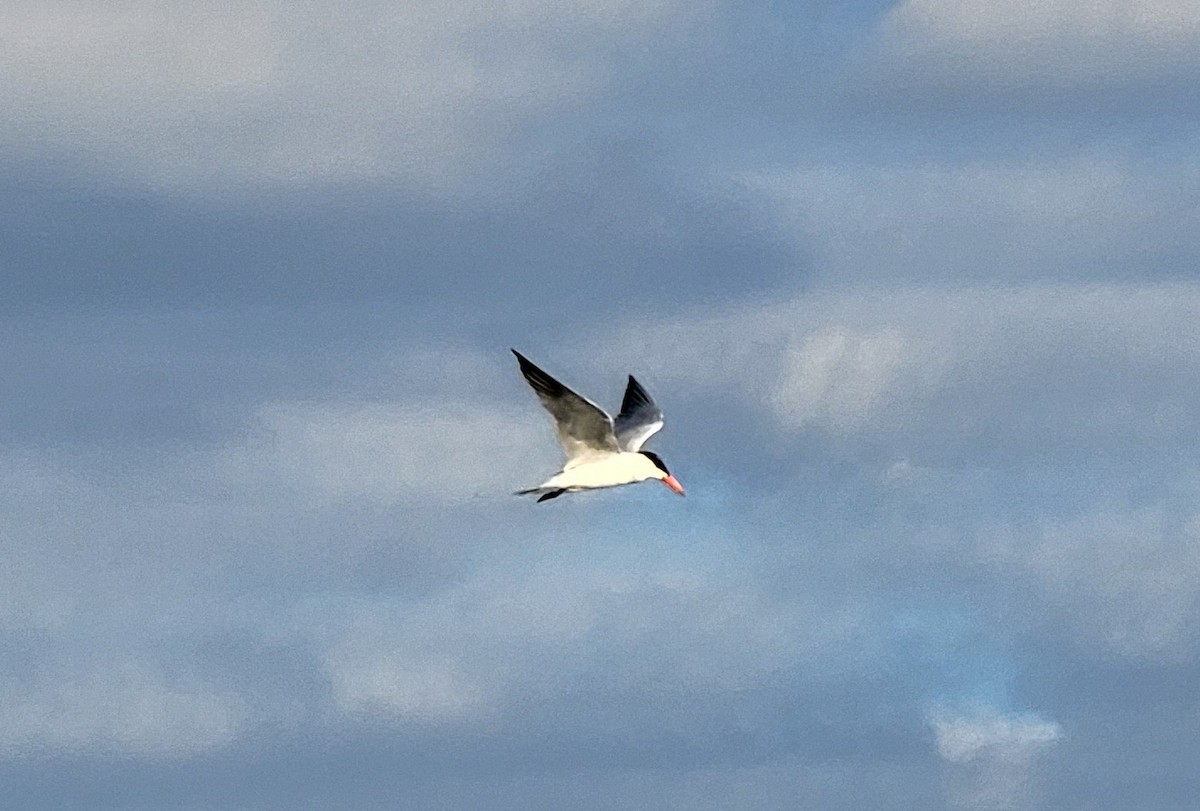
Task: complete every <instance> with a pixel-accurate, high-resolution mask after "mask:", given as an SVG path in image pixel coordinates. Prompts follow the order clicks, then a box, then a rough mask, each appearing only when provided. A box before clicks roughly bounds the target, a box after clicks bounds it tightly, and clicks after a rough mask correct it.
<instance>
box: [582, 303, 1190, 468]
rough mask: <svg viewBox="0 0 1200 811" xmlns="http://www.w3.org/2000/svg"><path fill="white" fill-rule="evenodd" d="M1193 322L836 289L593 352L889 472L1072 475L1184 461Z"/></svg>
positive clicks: (697, 319)
mask: <svg viewBox="0 0 1200 811" xmlns="http://www.w3.org/2000/svg"><path fill="white" fill-rule="evenodd" d="M1197 306H1200V290H1198V289H1197V287H1196V286H1195V285H1191V284H1146V285H1124V284H1110V285H1096V284H1036V283H1035V284H1026V285H1020V286H1010V287H992V286H975V287H955V288H945V287H906V288H898V289H893V290H879V289H870V288H847V289H841V290H826V291H824V292H821V293H815V294H812V295H807V296H800V297H796V298H794V299H792V300H790V301H788V302H785V303H761V304H753V305H742V306H738V307H734V308H731V310H730V311H728V312H723V313H716V314H713V313H697V314H695V315H693V316H682V317H679V318H676V319H674V320H668V321H665V322H663V323H661V324H659V325H655V326H644V325H638V326H631V327H629V328H628V329H626V330H625V331H623V332H620V333H619V334H618V335H617V336H616V338H615V339H605V340H604V341H602V342H597V344H596V349H595V351H596V352H597V357H598V359H599V362H600V363H602V364H604V365H605V368H608V367H610V366H612V367H614V368H616V367H617V365H618V359H619V364H620V366H621V367H623V366H625V365H627V363H628V360H627V359H628V358H630V357H640V363H639V368H641V369H643V370H645V373H646V374H647V375H651V374H652V375H653V376H654V378H656V379H657V381H659V382H658V385H660V386H664V385H665V386H674V387H677V388H679V387H682V388H684V389H686V390H687V391H689V392H693V393H694V395H693V396H699V395H705V396H712V395H713V394H717V393H723V394H725V395H728V396H731V397H736V398H737V399H738V401H739V403H740V404H741V407H742V408H743V409H749V410H751V411H752V412H753V413H754V414H757V415H767V416H769V417H770V418H771V419H773V420H774V422H775V425H776V426H777V427H778V429H780V431H781V432H782V435H783V436H787V435H789V434H790V435H792V436H794V437H795V438H796V439H797V440H798V441H814V440H825V439H829V440H836V442H837V443H838V446H839V447H841V448H843V449H846V450H849V451H850V452H851V453H854V454H867V455H869V456H878V455H885V456H887V457H889V458H888V460H887V464H891V463H892V462H894V461H895V460H896V459H898V458H905V459H908V460H909V462H910V463H911V464H914V465H917V466H926V465H933V466H940V465H950V466H954V465H959V464H965V463H970V464H977V465H978V464H1006V463H1009V462H1012V461H1015V460H1021V461H1023V462H1026V463H1027V462H1030V461H1033V460H1037V459H1039V458H1041V459H1042V460H1043V461H1054V460H1058V461H1060V462H1068V461H1071V460H1079V459H1081V458H1084V457H1091V458H1095V455H1097V454H1099V455H1111V454H1132V453H1135V452H1143V451H1146V450H1148V449H1150V448H1160V449H1165V448H1169V447H1172V448H1177V447H1181V446H1184V447H1186V446H1188V440H1189V438H1190V437H1191V436H1193V435H1194V432H1195V430H1196V429H1197V428H1198V427H1200V411H1198V410H1197V409H1196V408H1195V407H1194V405H1195V404H1194V398H1192V397H1191V395H1190V392H1191V391H1193V390H1194V388H1195V386H1196V385H1198V384H1200V352H1198V351H1197V347H1200V336H1198V335H1197V332H1196V331H1197V326H1196V320H1195V318H1194V317H1193V315H1192V313H1193V312H1194V308H1195V307H1197ZM1100 379H1105V380H1107V381H1108V385H1105V386H1098V385H1097V382H1096V381H1097V380H1100ZM731 419H738V415H737V414H736V413H734V414H733V416H732V417H731ZM746 419H747V422H752V420H751V418H749V417H747V418H746Z"/></svg>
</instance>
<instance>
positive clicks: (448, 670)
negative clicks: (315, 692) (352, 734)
mask: <svg viewBox="0 0 1200 811" xmlns="http://www.w3.org/2000/svg"><path fill="white" fill-rule="evenodd" d="M326 671H327V673H328V675H329V678H330V681H331V689H332V691H333V701H334V705H335V706H336V708H337V709H338V710H339V711H340V712H343V713H347V714H350V715H368V716H372V715H378V714H381V713H382V714H385V715H388V716H391V717H393V718H395V719H397V720H400V721H405V722H416V723H444V722H448V721H455V720H460V719H465V718H470V717H472V716H476V715H478V714H480V713H486V712H488V705H487V699H488V697H487V696H486V694H485V693H484V692H483V690H482V689H481V688H480V687H479V686H478V685H476V684H475V683H474V682H473V681H472V680H471V679H470V678H469V677H467V676H465V675H464V674H463V673H462V672H461V670H460V669H459V668H458V667H457V666H456V665H455V664H454V663H453V662H449V661H429V660H425V661H412V657H411V656H408V655H405V654H402V653H393V654H386V655H375V656H370V657H367V658H365V659H360V660H354V659H352V658H349V657H348V655H347V653H346V652H345V651H339V653H338V654H337V655H335V656H333V657H331V658H329V659H327V661H326Z"/></svg>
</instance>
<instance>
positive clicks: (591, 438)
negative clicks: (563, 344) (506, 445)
mask: <svg viewBox="0 0 1200 811" xmlns="http://www.w3.org/2000/svg"><path fill="white" fill-rule="evenodd" d="M512 353H513V354H514V355H516V356H517V362H518V363H519V364H520V365H521V374H523V375H525V379H526V380H527V381H528V382H529V385H530V386H531V387H532V388H533V390H534V391H535V392H537V396H538V399H539V400H541V401H542V405H543V406H545V407H546V410H547V411H549V412H550V415H551V416H552V417H554V430H555V432H556V433H557V434H558V441H559V443H560V444H561V445H562V446H563V450H564V451H565V452H566V454H567V464H568V466H570V464H571V463H572V462H578V461H579V460H581V459H583V458H585V457H588V456H595V455H598V454H605V453H617V452H619V450H620V448H619V447H618V445H617V437H616V435H615V434H614V433H613V421H612V417H610V416H608V415H607V414H605V413H604V411H603V410H602V409H601V408H600V406H598V405H596V404H595V403H593V402H592V401H591V400H588V399H587V398H585V397H580V396H579V395H578V394H576V393H575V392H573V391H571V390H570V389H568V388H567V387H566V386H564V385H563V384H562V383H559V382H558V381H557V380H555V379H554V378H553V377H551V376H550V375H548V374H546V373H545V372H543V371H542V370H541V369H539V368H538V367H536V366H534V365H533V364H532V363H530V362H529V359H528V358H526V357H525V356H524V355H522V354H521V353H520V352H518V351H517V350H515V349H514V350H512Z"/></svg>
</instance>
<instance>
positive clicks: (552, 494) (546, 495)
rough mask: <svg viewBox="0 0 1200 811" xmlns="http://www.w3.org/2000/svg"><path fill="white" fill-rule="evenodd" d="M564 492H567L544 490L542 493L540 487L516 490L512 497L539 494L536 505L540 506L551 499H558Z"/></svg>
mask: <svg viewBox="0 0 1200 811" xmlns="http://www.w3.org/2000/svg"><path fill="white" fill-rule="evenodd" d="M565 492H567V491H566V490H546V491H544V492H543V491H542V488H540V487H531V488H529V489H528V490H518V491H517V492H515V493H513V495H514V496H528V495H530V494H532V493H541V495H540V496H538V503H539V504H540V503H542V502H543V501H549V500H550V499H552V498H558V497H559V496H561V495H562V494H563V493H565Z"/></svg>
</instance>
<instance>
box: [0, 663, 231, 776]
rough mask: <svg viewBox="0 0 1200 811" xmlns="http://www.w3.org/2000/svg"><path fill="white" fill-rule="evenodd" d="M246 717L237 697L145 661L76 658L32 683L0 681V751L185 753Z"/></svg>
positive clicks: (206, 746) (216, 741)
mask: <svg viewBox="0 0 1200 811" xmlns="http://www.w3.org/2000/svg"><path fill="white" fill-rule="evenodd" d="M245 716H246V710H245V707H244V706H243V704H242V702H241V700H240V699H239V698H238V697H236V696H233V695H230V694H226V693H221V692H217V691H214V690H212V689H210V688H208V687H206V686H204V685H201V684H198V683H195V682H193V681H190V680H185V681H184V682H182V683H174V682H171V681H168V680H167V679H166V678H165V677H164V675H163V674H162V673H160V672H157V671H156V670H155V669H153V668H151V667H150V666H148V665H146V664H145V663H142V662H138V661H133V660H129V659H126V658H122V657H116V658H114V659H110V660H109V661H105V662H103V663H80V662H78V661H71V662H67V663H64V665H63V667H61V668H58V667H55V668H54V670H53V671H52V672H50V671H49V670H47V671H46V672H41V673H39V677H38V678H37V679H36V680H35V681H33V682H31V683H23V682H19V681H16V680H10V681H8V682H2V683H0V752H3V753H4V754H5V755H8V756H16V755H30V754H33V753H35V752H38V751H45V750H50V751H51V752H54V753H58V754H62V753H85V754H116V755H138V756H150V757H186V756H189V755H193V754H196V753H199V752H204V751H208V750H211V749H215V748H218V747H221V746H224V745H227V744H229V743H231V742H232V741H233V740H235V739H236V737H237V736H238V734H239V733H240V732H241V731H242V729H243V728H244V726H245V723H246V717H245Z"/></svg>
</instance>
